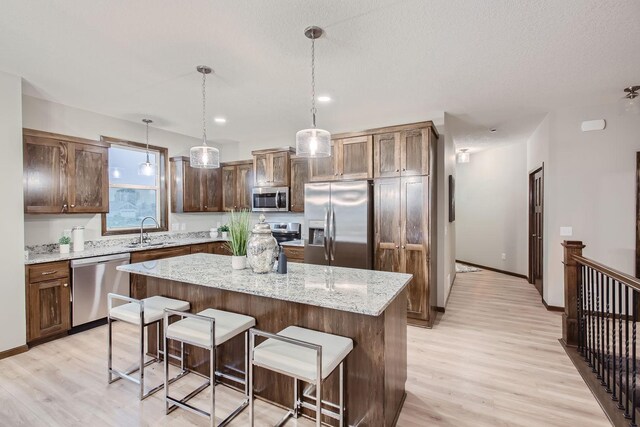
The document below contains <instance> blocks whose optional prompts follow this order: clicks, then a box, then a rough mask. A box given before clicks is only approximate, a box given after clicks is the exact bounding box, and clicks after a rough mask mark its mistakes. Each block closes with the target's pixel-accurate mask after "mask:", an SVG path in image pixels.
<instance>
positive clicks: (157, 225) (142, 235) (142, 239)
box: [140, 216, 160, 246]
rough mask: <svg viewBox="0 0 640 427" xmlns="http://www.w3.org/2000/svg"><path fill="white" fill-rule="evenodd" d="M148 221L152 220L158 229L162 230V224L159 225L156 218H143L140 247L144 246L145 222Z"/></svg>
mask: <svg viewBox="0 0 640 427" xmlns="http://www.w3.org/2000/svg"><path fill="white" fill-rule="evenodd" d="M148 219H152V220H153V222H155V223H156V228H160V224H158V221H156V219H155V218H154V217H152V216H145V217H144V218H142V222H141V223H140V246H142V245H144V222H145V221H146V220H148Z"/></svg>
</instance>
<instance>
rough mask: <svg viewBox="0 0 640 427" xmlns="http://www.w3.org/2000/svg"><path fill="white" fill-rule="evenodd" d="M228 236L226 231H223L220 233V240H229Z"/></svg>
mask: <svg viewBox="0 0 640 427" xmlns="http://www.w3.org/2000/svg"><path fill="white" fill-rule="evenodd" d="M228 236H229V233H228V232H226V231H223V232H222V238H223V239H228V238H229V237H228Z"/></svg>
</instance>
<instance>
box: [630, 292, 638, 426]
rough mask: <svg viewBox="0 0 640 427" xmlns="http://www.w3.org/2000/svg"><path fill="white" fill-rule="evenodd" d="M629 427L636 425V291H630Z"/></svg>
mask: <svg viewBox="0 0 640 427" xmlns="http://www.w3.org/2000/svg"><path fill="white" fill-rule="evenodd" d="M631 292H632V294H631V306H632V307H631V313H632V316H631V322H632V323H631V330H632V334H631V427H636V376H637V375H638V370H637V367H636V322H637V321H638V298H637V297H638V292H637V291H636V290H632V291H631Z"/></svg>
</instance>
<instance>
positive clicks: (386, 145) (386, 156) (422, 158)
mask: <svg viewBox="0 0 640 427" xmlns="http://www.w3.org/2000/svg"><path fill="white" fill-rule="evenodd" d="M434 138H435V136H434V133H433V130H432V128H431V127H418V128H414V129H411V128H409V129H403V130H399V131H397V132H389V133H380V134H376V135H374V137H373V165H374V173H373V176H374V178H389V177H397V176H421V175H429V174H430V170H429V165H430V158H429V157H430V153H431V148H430V145H431V144H434V143H435V142H434Z"/></svg>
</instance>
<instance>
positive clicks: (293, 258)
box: [282, 246, 304, 262]
mask: <svg viewBox="0 0 640 427" xmlns="http://www.w3.org/2000/svg"><path fill="white" fill-rule="evenodd" d="M282 252H284V253H285V255H286V256H287V261H288V262H304V246H282Z"/></svg>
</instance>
